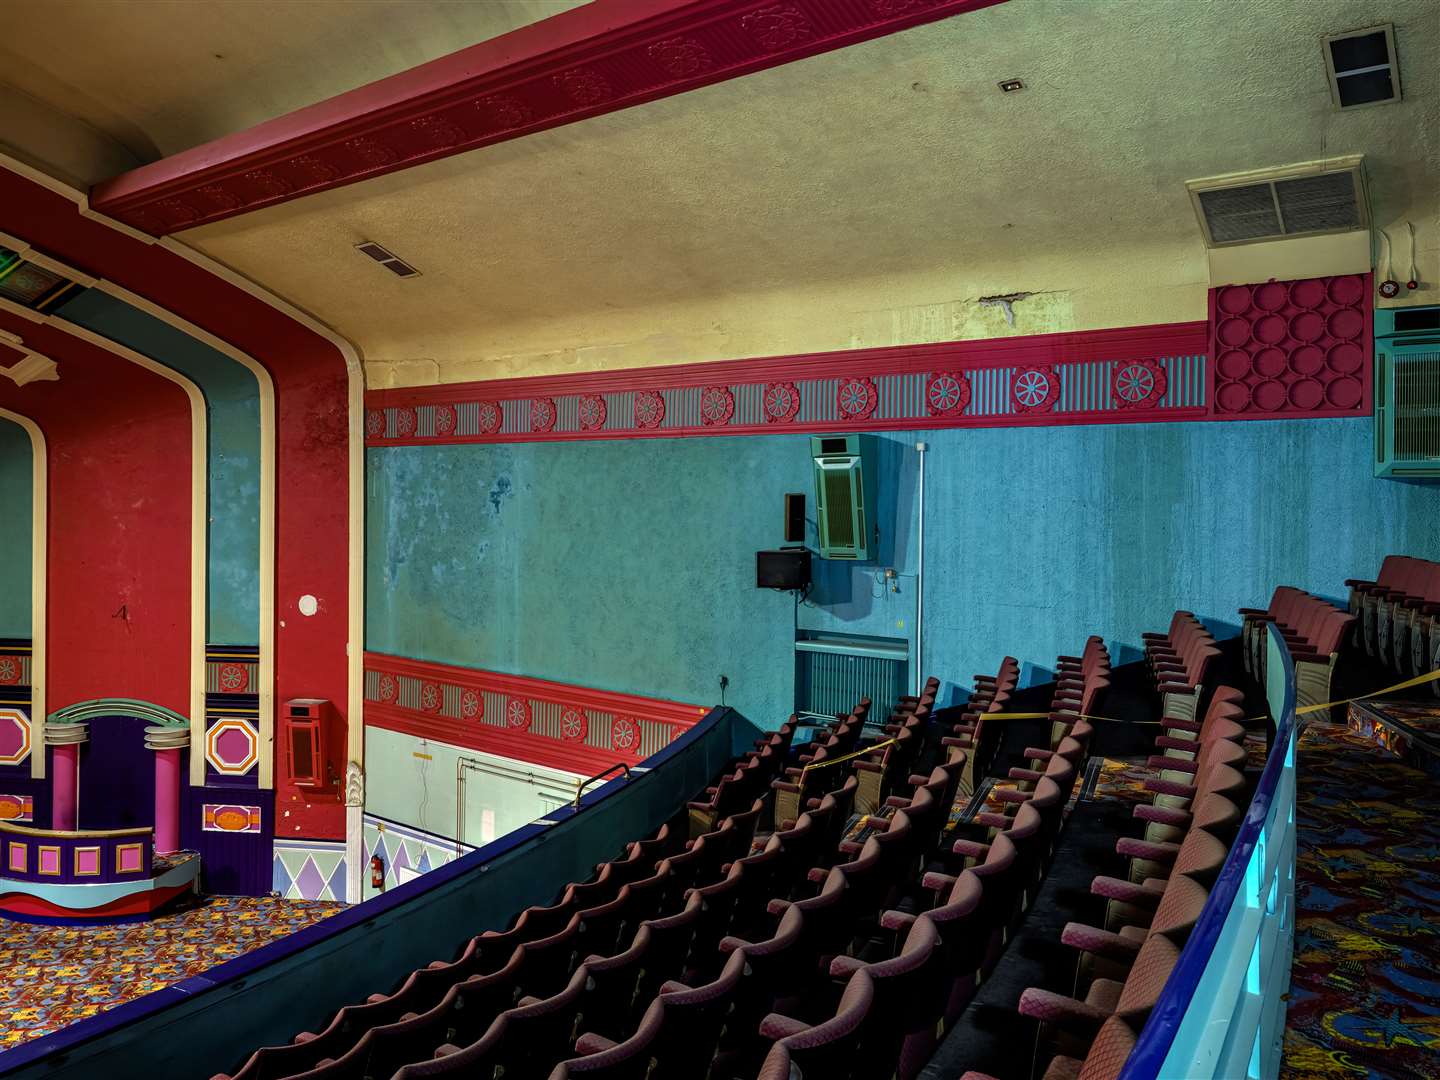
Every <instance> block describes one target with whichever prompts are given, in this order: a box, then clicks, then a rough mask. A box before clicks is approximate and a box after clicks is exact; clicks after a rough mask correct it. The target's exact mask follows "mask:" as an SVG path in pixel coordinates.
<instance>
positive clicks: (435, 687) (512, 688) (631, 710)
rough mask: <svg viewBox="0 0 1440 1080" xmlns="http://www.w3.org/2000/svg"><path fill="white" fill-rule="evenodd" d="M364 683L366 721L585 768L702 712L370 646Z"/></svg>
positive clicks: (631, 758) (661, 739)
mask: <svg viewBox="0 0 1440 1080" xmlns="http://www.w3.org/2000/svg"><path fill="white" fill-rule="evenodd" d="M668 407H669V406H668V403H667V408H668ZM527 415H528V414H527ZM364 686H365V722H366V723H367V724H370V725H373V726H375V727H383V728H388V729H391V730H395V731H402V732H406V733H408V734H413V735H418V736H421V737H428V738H435V739H437V740H440V741H443V742H448V743H451V744H453V745H457V746H465V747H469V748H472V749H476V750H484V751H486V752H489V753H495V754H500V755H502V756H504V757H510V758H516V759H519V760H522V761H532V762H535V763H537V764H541V765H551V766H554V767H556V768H562V769H566V770H568V771H571V772H583V773H587V774H589V773H594V772H598V771H600V770H601V769H603V768H606V767H607V766H610V765H613V764H615V763H616V762H618V761H624V762H627V763H633V762H635V761H639V760H642V759H644V758H646V757H648V756H650V755H651V754H653V753H655V752H657V751H659V750H661V749H663V748H664V747H666V746H668V745H669V744H670V742H671V741H672V740H674V739H675V738H676V737H677V736H678V735H680V734H681V733H682V732H684V731H685V730H686V729H687V728H689V727H691V726H692V725H693V724H695V723H696V722H697V721H699V720H700V718H701V717H703V716H704V715H705V713H706V712H707V711H708V710H706V709H704V708H701V707H700V706H697V705H684V704H681V703H679V702H673V701H661V700H656V699H652V698H642V697H636V696H634V695H630V694H617V693H612V692H610V691H604V690H592V689H588V688H586V687H581V686H570V685H566V684H563V683H552V682H546V681H544V680H541V679H530V678H525V677H522V676H516V675H502V674H498V673H496V672H489V671H479V670H476V669H473V668H461V667H453V666H450V665H446V664H432V663H427V662H424V661H418V660H408V659H404V658H402V657H396V656H385V655H382V654H378V653H367V654H366V657H365V679H364Z"/></svg>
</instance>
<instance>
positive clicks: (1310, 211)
mask: <svg viewBox="0 0 1440 1080" xmlns="http://www.w3.org/2000/svg"><path fill="white" fill-rule="evenodd" d="M1362 160H1363V159H1362V158H1361V157H1360V156H1359V155H1355V156H1352V157H1348V158H1342V159H1338V160H1332V161H1322V162H1310V163H1307V164H1304V165H1290V166H1286V167H1284V168H1280V169H1266V170H1261V171H1259V172H1249V173H1237V174H1235V175H1232V176H1215V177H1210V178H1208V179H1204V180H1191V181H1190V182H1189V183H1187V184H1186V185H1185V186H1186V187H1187V188H1189V190H1190V198H1191V200H1192V201H1193V202H1194V204H1195V213H1196V216H1197V217H1198V218H1199V219H1200V229H1201V231H1202V232H1203V233H1204V234H1205V243H1206V246H1207V247H1212V248H1213V247H1225V246H1227V245H1230V244H1251V243H1256V242H1258V241H1261V240H1283V239H1287V238H1289V237H1294V236H1313V235H1319V234H1321V233H1338V232H1349V231H1351V230H1353V229H1363V228H1367V227H1368V226H1369V214H1368V213H1367V209H1366V205H1365V178H1364V175H1363V173H1362V172H1361V165H1362Z"/></svg>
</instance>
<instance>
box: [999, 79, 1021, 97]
mask: <svg viewBox="0 0 1440 1080" xmlns="http://www.w3.org/2000/svg"><path fill="white" fill-rule="evenodd" d="M996 85H998V86H999V87H1000V89H1001V91H1003V92H1004V93H1007V94H1013V93H1015V91H1016V90H1024V89H1025V83H1024V82H1022V81H1021V80H1020V79H1005V80H1003V81H1001V82H999V83H997V84H996Z"/></svg>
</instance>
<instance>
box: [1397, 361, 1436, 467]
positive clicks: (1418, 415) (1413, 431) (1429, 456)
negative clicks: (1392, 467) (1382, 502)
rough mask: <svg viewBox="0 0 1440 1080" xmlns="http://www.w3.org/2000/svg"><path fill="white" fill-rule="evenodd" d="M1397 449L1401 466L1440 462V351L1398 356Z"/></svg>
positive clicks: (1398, 463) (1399, 465) (1425, 465)
mask: <svg viewBox="0 0 1440 1080" xmlns="http://www.w3.org/2000/svg"><path fill="white" fill-rule="evenodd" d="M1394 363H1395V367H1394V374H1393V376H1392V378H1394V380H1395V450H1394V460H1395V464H1396V466H1397V467H1398V468H1402V469H1403V468H1405V467H1407V466H1408V467H1410V468H1414V467H1416V466H1421V467H1424V468H1425V470H1426V472H1427V473H1429V472H1431V471H1433V470H1434V469H1435V467H1436V466H1437V465H1440V352H1425V353H1410V354H1408V355H1399V356H1396V357H1395V361H1394Z"/></svg>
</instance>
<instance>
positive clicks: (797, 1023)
mask: <svg viewBox="0 0 1440 1080" xmlns="http://www.w3.org/2000/svg"><path fill="white" fill-rule="evenodd" d="M809 1028H810V1025H809V1024H807V1023H805V1021H803V1020H796V1019H795V1018H794V1017H792V1016H782V1015H781V1014H780V1013H770V1014H769V1015H768V1016H766V1017H765V1019H764V1020H761V1021H760V1034H761V1035H762V1036H763V1037H764V1038H767V1039H784V1038H787V1037H788V1036H791V1035H798V1034H800V1032H802V1031H807V1030H809Z"/></svg>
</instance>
